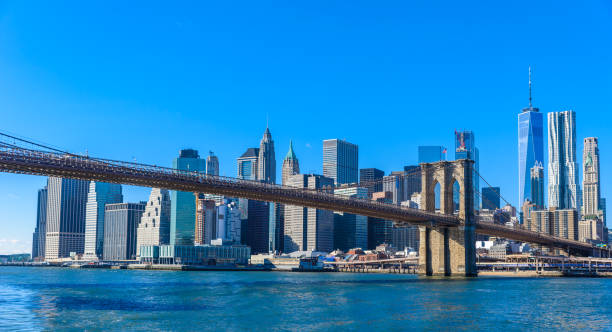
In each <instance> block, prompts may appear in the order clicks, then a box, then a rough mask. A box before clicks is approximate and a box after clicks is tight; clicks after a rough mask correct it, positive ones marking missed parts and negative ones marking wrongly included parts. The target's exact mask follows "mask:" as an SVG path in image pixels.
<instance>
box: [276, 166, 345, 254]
mask: <svg viewBox="0 0 612 332" xmlns="http://www.w3.org/2000/svg"><path fill="white" fill-rule="evenodd" d="M287 185H288V186H292V187H296V188H309V189H323V188H328V189H329V190H331V187H333V186H334V181H333V179H331V178H328V177H325V176H321V175H314V174H313V175H306V174H297V175H292V176H290V177H289V179H288V180H287ZM284 241H285V245H284V247H285V252H294V251H298V250H315V251H325V252H330V251H332V250H333V246H334V243H333V242H334V214H333V212H332V211H327V210H319V209H311V208H306V207H303V206H294V205H285V237H284Z"/></svg>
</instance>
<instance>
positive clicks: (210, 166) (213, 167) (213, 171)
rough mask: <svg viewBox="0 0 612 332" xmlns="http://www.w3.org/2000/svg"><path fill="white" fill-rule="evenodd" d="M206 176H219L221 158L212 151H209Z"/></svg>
mask: <svg viewBox="0 0 612 332" xmlns="http://www.w3.org/2000/svg"><path fill="white" fill-rule="evenodd" d="M206 174H208V175H214V176H219V158H217V156H215V154H214V153H213V152H212V151H209V154H208V158H206Z"/></svg>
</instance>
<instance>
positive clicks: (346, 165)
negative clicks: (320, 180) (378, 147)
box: [323, 139, 359, 185]
mask: <svg viewBox="0 0 612 332" xmlns="http://www.w3.org/2000/svg"><path fill="white" fill-rule="evenodd" d="M358 171H359V147H358V146H357V145H355V144H352V143H349V142H347V141H345V140H340V139H327V140H324V141H323V176H325V177H328V178H331V179H333V180H334V184H335V185H340V184H343V183H357V182H358V181H359V177H358V176H359V174H358Z"/></svg>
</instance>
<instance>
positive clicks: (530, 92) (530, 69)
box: [529, 66, 531, 109]
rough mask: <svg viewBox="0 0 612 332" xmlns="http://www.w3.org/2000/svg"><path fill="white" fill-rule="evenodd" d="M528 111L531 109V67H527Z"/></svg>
mask: <svg viewBox="0 0 612 332" xmlns="http://www.w3.org/2000/svg"><path fill="white" fill-rule="evenodd" d="M529 109H531V66H529Z"/></svg>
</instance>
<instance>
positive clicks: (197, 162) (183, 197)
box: [170, 149, 206, 246]
mask: <svg viewBox="0 0 612 332" xmlns="http://www.w3.org/2000/svg"><path fill="white" fill-rule="evenodd" d="M172 167H173V168H174V169H179V170H183V171H191V172H200V173H204V172H205V168H206V161H205V160H204V159H200V156H199V154H198V151H197V150H193V149H185V150H181V151H180V152H179V157H178V158H176V159H174V161H173V162H172ZM171 197H172V209H171V214H170V244H171V245H188V246H189V245H193V239H194V235H195V209H196V204H195V196H194V195H193V193H188V192H183V191H172V194H171Z"/></svg>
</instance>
